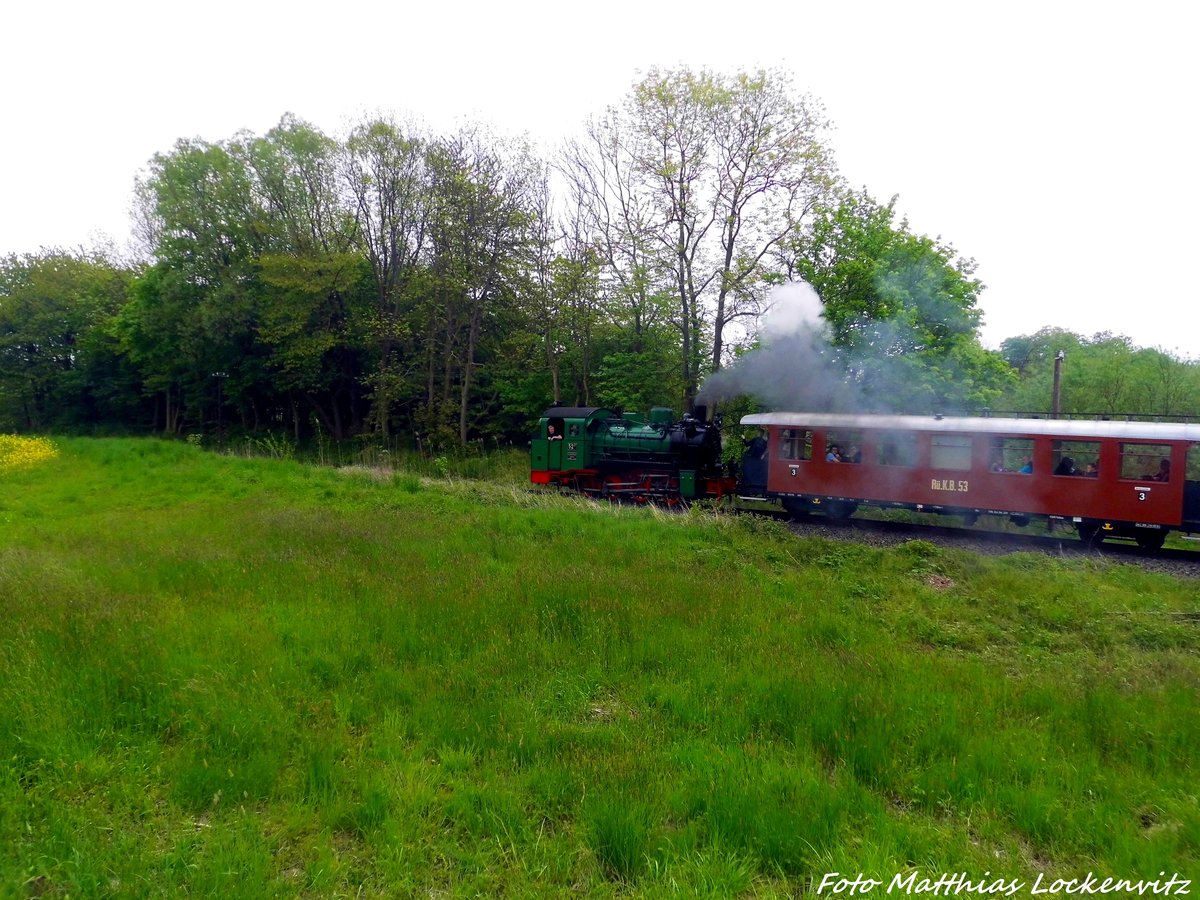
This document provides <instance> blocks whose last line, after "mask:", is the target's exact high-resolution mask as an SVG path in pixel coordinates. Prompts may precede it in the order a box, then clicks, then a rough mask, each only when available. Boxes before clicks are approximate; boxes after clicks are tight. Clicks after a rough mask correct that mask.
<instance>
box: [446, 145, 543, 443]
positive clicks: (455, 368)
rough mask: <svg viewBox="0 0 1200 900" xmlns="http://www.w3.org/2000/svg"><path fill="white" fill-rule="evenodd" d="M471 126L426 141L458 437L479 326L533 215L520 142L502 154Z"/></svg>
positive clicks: (517, 262) (509, 280) (503, 297)
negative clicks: (432, 144) (428, 143)
mask: <svg viewBox="0 0 1200 900" xmlns="http://www.w3.org/2000/svg"><path fill="white" fill-rule="evenodd" d="M503 149H506V148H503V147H502V145H501V144H500V143H499V142H498V141H496V140H495V139H493V138H492V137H491V136H489V135H486V134H484V133H483V132H481V131H479V130H477V129H464V130H463V131H460V132H459V133H458V134H457V135H455V136H453V137H451V138H449V139H446V140H443V141H441V142H439V143H438V144H437V146H436V147H435V148H434V150H433V153H432V156H431V160H432V162H431V165H432V167H433V170H434V173H435V180H434V198H435V200H434V202H435V209H434V211H433V215H432V217H431V229H430V230H431V240H432V249H433V274H434V276H435V278H436V283H437V290H438V292H439V294H440V296H441V297H442V298H443V301H444V305H443V307H442V310H441V312H442V318H443V322H444V323H445V344H444V358H443V362H444V368H443V371H444V375H445V377H444V382H443V384H444V386H445V388H446V389H447V392H446V393H444V394H443V396H444V397H446V398H447V399H448V396H447V394H448V388H449V385H450V383H451V382H452V381H453V380H455V379H456V380H457V383H458V398H457V399H458V404H457V412H458V415H457V418H458V422H457V426H458V427H457V431H458V439H459V442H460V443H462V444H465V443H466V441H467V435H468V431H469V428H470V424H471V423H470V420H469V416H468V413H469V410H470V408H471V402H470V401H471V397H472V389H473V388H474V386H475V376H476V371H477V368H478V366H479V364H480V359H479V353H480V349H481V346H482V342H483V340H484V337H485V328H486V326H487V325H488V324H489V320H493V319H494V318H495V316H496V314H497V311H498V307H499V306H500V305H502V304H504V303H505V302H506V301H511V299H512V287H513V284H514V283H515V281H516V280H517V272H518V271H519V270H520V267H521V257H522V256H523V249H524V247H525V245H526V242H527V241H528V239H529V229H530V227H531V225H532V223H533V222H534V221H535V219H536V216H535V215H534V213H533V212H532V210H531V208H530V201H531V191H532V190H533V189H534V186H535V184H536V166H535V165H534V164H533V161H532V159H531V157H530V156H529V153H528V148H526V147H516V148H515V149H514V150H513V151H512V152H511V153H510V154H509V155H507V156H506V155H505V154H504V153H503V152H502V150H503Z"/></svg>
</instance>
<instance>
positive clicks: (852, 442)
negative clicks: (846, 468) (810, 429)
mask: <svg viewBox="0 0 1200 900" xmlns="http://www.w3.org/2000/svg"><path fill="white" fill-rule="evenodd" d="M825 461H826V462H843V463H860V462H862V432H861V431H827V432H825Z"/></svg>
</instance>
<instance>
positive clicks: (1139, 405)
mask: <svg viewBox="0 0 1200 900" xmlns="http://www.w3.org/2000/svg"><path fill="white" fill-rule="evenodd" d="M1000 352H1001V353H1002V354H1003V356H1004V357H1005V359H1006V360H1007V361H1008V363H1009V364H1010V365H1011V366H1012V367H1013V368H1014V369H1015V370H1016V371H1017V373H1018V375H1019V380H1018V381H1016V382H1015V383H1014V384H1013V385H1012V386H1011V388H1010V389H1009V390H1007V391H1006V392H1005V393H1004V395H1003V396H1002V397H1001V398H999V399H998V400H997V401H996V403H997V405H999V406H1001V407H1002V408H1004V409H1011V410H1019V411H1025V412H1032V413H1038V414H1043V415H1044V414H1046V413H1048V412H1049V411H1050V409H1051V405H1052V402H1053V400H1052V396H1053V380H1054V358H1055V356H1056V355H1057V354H1058V353H1060V352H1061V353H1063V354H1064V360H1063V365H1062V387H1061V391H1062V406H1061V411H1062V412H1063V413H1066V414H1103V415H1109V416H1122V415H1135V416H1162V417H1166V418H1171V417H1181V416H1196V415H1200V399H1198V398H1200V365H1198V364H1197V362H1196V361H1190V360H1183V359H1177V358H1176V357H1174V356H1171V355H1170V354H1168V353H1166V352H1164V351H1163V350H1160V349H1150V348H1139V347H1136V346H1134V344H1133V342H1132V341H1131V340H1130V339H1129V338H1127V337H1122V336H1115V335H1112V334H1109V333H1107V332H1101V333H1099V334H1096V335H1093V336H1092V337H1090V338H1089V337H1084V336H1082V335H1079V334H1075V333H1074V332H1071V331H1067V330H1065V329H1061V328H1043V329H1041V330H1040V331H1038V332H1036V333H1035V334H1031V335H1018V336H1016V337H1011V338H1009V339H1007V340H1006V341H1004V343H1003V344H1001V347H1000Z"/></svg>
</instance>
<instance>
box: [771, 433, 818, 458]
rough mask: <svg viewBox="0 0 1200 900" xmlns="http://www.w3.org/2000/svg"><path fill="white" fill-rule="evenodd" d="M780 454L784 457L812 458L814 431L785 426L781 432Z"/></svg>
mask: <svg viewBox="0 0 1200 900" xmlns="http://www.w3.org/2000/svg"><path fill="white" fill-rule="evenodd" d="M779 455H780V456H781V457H782V458H783V459H800V460H809V459H812V432H811V431H806V430H804V429H802V428H785V429H783V431H781V432H780V433H779Z"/></svg>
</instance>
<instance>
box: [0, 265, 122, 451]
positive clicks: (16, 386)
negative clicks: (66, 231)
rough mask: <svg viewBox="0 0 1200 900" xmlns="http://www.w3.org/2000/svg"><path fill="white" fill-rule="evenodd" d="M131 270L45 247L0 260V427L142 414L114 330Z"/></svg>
mask: <svg viewBox="0 0 1200 900" xmlns="http://www.w3.org/2000/svg"><path fill="white" fill-rule="evenodd" d="M131 277H132V273H131V272H130V271H129V270H126V269H122V268H120V267H118V266H116V265H114V264H113V263H111V262H110V261H109V260H108V259H106V258H105V257H103V256H100V255H95V254H88V253H84V252H79V253H76V254H70V253H66V252H64V251H62V250H43V251H41V252H40V253H37V254H29V255H26V256H23V257H18V256H16V255H13V256H9V257H8V258H6V259H3V260H0V426H2V425H3V424H4V423H5V422H7V423H9V426H8V427H16V428H19V429H21V430H31V431H36V430H44V429H48V428H63V427H72V426H80V425H95V424H98V423H100V422H102V421H104V420H105V419H106V418H108V417H113V416H116V415H130V416H135V415H136V414H137V403H136V399H132V400H131V395H132V396H133V397H136V393H135V392H134V391H131V390H130V386H131V384H130V383H131V382H132V381H133V379H134V375H133V373H132V372H131V371H130V370H129V367H128V366H126V365H124V364H123V361H122V360H121V358H120V355H119V353H118V352H117V349H116V347H115V344H114V341H113V339H112V334H111V326H112V322H113V319H114V317H115V316H116V314H117V312H118V311H119V310H120V308H121V304H122V303H123V302H124V300H125V294H126V290H127V288H128V284H129V281H130V278H131Z"/></svg>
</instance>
